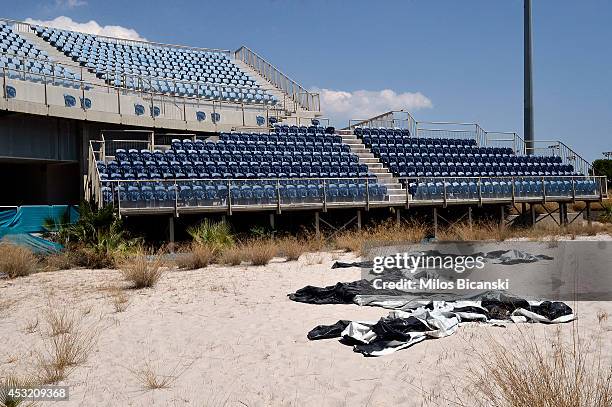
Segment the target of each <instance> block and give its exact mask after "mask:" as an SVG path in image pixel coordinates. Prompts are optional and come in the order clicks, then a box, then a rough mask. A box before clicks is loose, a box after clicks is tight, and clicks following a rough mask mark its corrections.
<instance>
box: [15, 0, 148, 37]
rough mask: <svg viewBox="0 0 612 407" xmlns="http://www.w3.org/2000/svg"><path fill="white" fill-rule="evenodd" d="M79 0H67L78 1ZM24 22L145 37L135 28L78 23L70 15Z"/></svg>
mask: <svg viewBox="0 0 612 407" xmlns="http://www.w3.org/2000/svg"><path fill="white" fill-rule="evenodd" d="M78 1H79V0H68V2H73V3H74V2H78ZM26 23H29V24H38V25H45V26H48V27H53V28H59V29H62V30H71V31H78V32H83V33H88V34H95V35H104V36H107V37H118V38H124V39H127V40H141V41H144V40H145V38H143V37H141V36H140V34H138V32H136V30H134V29H132V28H126V27H121V26H120V25H104V26H101V25H100V24H98V23H97V22H96V21H94V20H91V21H89V22H86V23H79V22H76V21H74V20H72V19H71V18H70V17H66V16H60V17H56V18H54V19H53V20H47V21H42V20H34V19H31V18H27V19H26Z"/></svg>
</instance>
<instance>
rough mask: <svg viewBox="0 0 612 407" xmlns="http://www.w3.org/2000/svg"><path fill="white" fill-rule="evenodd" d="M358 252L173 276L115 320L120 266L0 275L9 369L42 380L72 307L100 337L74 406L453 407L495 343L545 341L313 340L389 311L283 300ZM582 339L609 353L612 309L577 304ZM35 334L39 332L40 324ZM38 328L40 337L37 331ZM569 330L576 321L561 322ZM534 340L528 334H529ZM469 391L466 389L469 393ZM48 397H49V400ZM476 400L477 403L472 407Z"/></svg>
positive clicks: (134, 297) (474, 332)
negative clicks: (381, 345) (380, 352)
mask: <svg viewBox="0 0 612 407" xmlns="http://www.w3.org/2000/svg"><path fill="white" fill-rule="evenodd" d="M353 259H355V257H354V256H353V255H351V254H340V253H320V254H309V255H305V256H302V257H301V258H300V260H299V261H293V262H285V261H283V260H282V259H275V260H274V261H273V262H272V263H271V264H269V265H268V266H262V267H246V266H237V267H208V268H206V269H200V270H194V271H176V270H174V271H169V272H168V273H167V274H166V275H165V276H164V277H163V278H162V279H161V280H160V282H159V283H158V285H157V286H156V287H155V288H153V289H144V290H138V291H136V290H126V292H127V296H128V298H129V303H128V306H127V309H126V310H125V311H124V312H116V311H115V308H114V306H113V294H112V291H111V290H109V289H108V288H109V287H125V283H123V281H122V278H121V275H120V273H119V272H117V271H113V270H100V271H92V270H71V271H62V272H53V273H41V274H37V275H33V276H30V277H26V278H20V279H15V280H12V281H8V280H4V281H1V280H0V302H2V301H3V302H4V305H3V308H4V309H3V310H0V343H1V345H0V375H6V374H10V373H12V374H18V375H23V374H31V373H30V372H33V371H35V363H34V360H35V354H36V352H38V351H39V350H40V349H41V348H43V347H44V344H45V341H48V337H49V328H48V326H46V324H45V318H44V313H45V310H46V309H47V308H48V307H49V306H50V305H51V306H53V307H56V308H59V307H63V306H65V307H68V308H69V309H70V310H71V311H72V312H74V314H75V315H78V316H79V317H82V319H83V320H82V322H81V324H82V325H81V326H87V327H90V326H95V327H96V329H98V330H99V336H98V339H97V342H96V344H95V346H94V347H93V349H92V351H91V353H90V354H89V356H88V358H87V361H86V362H85V363H84V364H82V365H79V366H77V367H76V368H75V369H74V370H73V371H72V372H71V373H70V375H69V377H68V378H67V380H66V381H64V382H62V384H65V385H69V386H70V391H71V395H70V400H69V401H68V402H58V403H56V404H57V405H59V406H62V407H69V406H117V405H123V406H224V405H227V406H304V405H323V406H345V405H359V406H362V405H365V406H367V405H370V406H396V405H404V406H421V405H451V404H450V403H449V402H447V401H445V400H444V399H441V398H437V397H436V396H438V395H440V394H442V395H443V396H446V397H452V394H453V393H454V390H453V388H456V389H457V391H459V392H460V393H461V394H471V390H470V388H469V387H467V386H468V383H466V382H465V380H464V379H462V378H463V377H464V375H465V374H466V372H467V369H468V368H469V367H470V366H474V364H475V363H476V366H478V363H480V360H479V358H478V357H477V356H476V354H478V352H483V350H486V347H487V345H488V344H490V343H491V342H492V341H493V340H498V341H501V342H502V343H503V342H504V341H506V342H508V341H509V340H511V339H509V338H512V337H513V336H514V335H515V334H518V333H519V329H522V330H528V331H529V332H535V334H536V335H538V337H541V338H542V340H547V339H546V338H547V337H551V336H553V335H554V334H555V332H556V329H557V327H556V326H544V325H539V324H537V325H536V324H534V325H521V326H520V327H519V326H516V325H509V326H508V327H506V328H500V327H493V326H483V325H477V324H467V325H465V326H462V327H460V329H459V330H458V332H457V333H456V334H455V335H453V336H451V337H447V338H443V339H440V340H427V341H425V342H422V343H420V344H417V345H415V346H414V347H412V348H410V349H406V350H403V351H399V352H396V353H395V354H392V355H389V356H385V357H381V358H365V357H363V356H362V355H360V354H358V353H354V352H353V351H352V349H351V348H350V347H348V346H345V345H342V344H340V343H339V342H338V341H337V340H335V339H331V340H325V341H313V342H310V341H308V339H307V338H306V333H307V332H308V331H309V330H310V329H312V328H313V327H314V326H316V325H318V324H328V323H334V322H336V321H337V320H339V319H362V320H364V319H366V320H371V319H378V318H380V317H381V316H383V315H386V314H387V311H386V310H384V309H381V308H373V307H358V306H356V305H310V304H301V303H295V302H292V301H290V300H289V299H288V298H287V297H286V295H287V293H290V292H293V291H295V290H296V289H298V288H301V287H303V286H304V285H307V284H312V285H329V284H334V283H336V282H337V281H352V280H355V279H358V278H359V277H360V276H359V269H356V268H353V269H335V270H332V269H331V268H330V266H331V264H332V263H333V261H335V260H343V261H350V260H353ZM574 306H577V312H578V315H579V327H580V333H581V335H582V337H585V338H588V337H591V336H594V335H595V336H598V337H601V338H603V342H604V343H605V344H606V345H604V346H605V347H604V350H603V358H604V359H605V361H606V362H607V363H610V359H611V358H612V319H611V320H610V321H608V320H603V321H601V322H599V321H598V318H597V312H599V311H606V312H608V313H612V303H610V302H590V303H579V304H574ZM37 319H38V320H39V324H38V326H37V327H35V328H32V326H31V325H34V321H36V320H37ZM28 325H30V326H29V329H28ZM561 330H562V332H563V333H564V334H568V335H569V334H570V332H571V324H566V325H563V326H561ZM522 332H524V331H522ZM147 365H149V367H150V370H151V371H153V372H155V374H157V375H166V376H171V379H170V383H169V385H168V387H167V388H163V389H155V390H148V389H146V388H145V387H144V386H143V383H142V382H141V381H140V380H139V378H138V376H139V373H138V372H142V371H145V370H146V369H145V367H146V366H147ZM463 389H467V390H465V391H464V390H463ZM49 404H50V403H41V405H49ZM468 405H469V404H468Z"/></svg>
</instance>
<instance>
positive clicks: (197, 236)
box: [187, 219, 234, 248]
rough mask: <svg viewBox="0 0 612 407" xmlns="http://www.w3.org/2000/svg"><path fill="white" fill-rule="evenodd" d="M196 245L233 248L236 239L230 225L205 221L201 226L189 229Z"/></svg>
mask: <svg viewBox="0 0 612 407" xmlns="http://www.w3.org/2000/svg"><path fill="white" fill-rule="evenodd" d="M187 233H189V236H191V238H192V239H193V241H194V242H195V243H198V244H202V245H208V246H213V247H217V248H221V247H227V246H232V245H233V244H234V237H233V236H232V231H231V229H230V227H229V225H228V224H227V223H226V222H224V221H221V222H211V221H210V220H208V219H204V221H202V222H201V223H200V224H198V225H196V226H192V227H190V228H188V229H187Z"/></svg>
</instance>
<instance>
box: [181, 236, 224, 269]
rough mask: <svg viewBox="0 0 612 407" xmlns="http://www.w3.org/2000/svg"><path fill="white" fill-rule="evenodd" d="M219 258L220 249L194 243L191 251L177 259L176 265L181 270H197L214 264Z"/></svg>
mask: <svg viewBox="0 0 612 407" xmlns="http://www.w3.org/2000/svg"><path fill="white" fill-rule="evenodd" d="M228 250H231V249H228ZM218 257H219V249H217V248H216V247H215V246H211V245H207V244H202V243H196V242H193V243H192V244H191V245H190V246H189V250H187V251H186V252H185V253H181V254H180V255H179V256H178V257H177V259H176V264H177V266H178V267H179V268H181V269H186V270H195V269H200V268H204V267H206V266H209V265H211V264H213V263H214V262H216V261H217V258H218Z"/></svg>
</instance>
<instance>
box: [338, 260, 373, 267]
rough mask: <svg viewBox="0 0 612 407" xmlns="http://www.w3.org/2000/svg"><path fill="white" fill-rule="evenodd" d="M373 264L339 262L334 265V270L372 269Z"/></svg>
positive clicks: (366, 262)
mask: <svg viewBox="0 0 612 407" xmlns="http://www.w3.org/2000/svg"><path fill="white" fill-rule="evenodd" d="M372 265H373V264H372V262H371V261H354V262H352V263H345V262H343V261H337V262H335V263H334V264H332V267H331V268H333V269H344V268H350V267H363V268H372Z"/></svg>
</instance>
